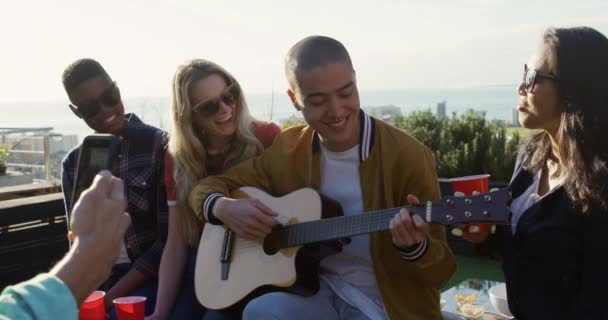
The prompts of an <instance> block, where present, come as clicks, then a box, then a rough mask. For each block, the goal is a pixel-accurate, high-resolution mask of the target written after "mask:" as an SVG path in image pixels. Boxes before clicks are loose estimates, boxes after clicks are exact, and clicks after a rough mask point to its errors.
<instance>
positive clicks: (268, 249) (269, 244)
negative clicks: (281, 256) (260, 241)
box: [262, 231, 281, 256]
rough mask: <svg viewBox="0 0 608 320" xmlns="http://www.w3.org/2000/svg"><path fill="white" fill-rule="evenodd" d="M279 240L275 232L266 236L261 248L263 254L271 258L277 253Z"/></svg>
mask: <svg viewBox="0 0 608 320" xmlns="http://www.w3.org/2000/svg"><path fill="white" fill-rule="evenodd" d="M279 240H280V237H279V236H278V234H277V233H276V231H275V232H271V233H270V234H269V235H268V236H266V238H265V239H264V245H263V246H262V247H263V248H264V253H265V254H267V255H269V256H271V255H274V254H276V253H277V252H279V250H280V249H281V248H280V246H279Z"/></svg>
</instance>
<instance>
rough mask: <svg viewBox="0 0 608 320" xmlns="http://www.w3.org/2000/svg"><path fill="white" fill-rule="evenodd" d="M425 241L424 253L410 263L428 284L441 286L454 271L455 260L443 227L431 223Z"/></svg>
mask: <svg viewBox="0 0 608 320" xmlns="http://www.w3.org/2000/svg"><path fill="white" fill-rule="evenodd" d="M427 241H428V243H427V246H428V248H427V251H426V253H425V254H424V255H423V256H422V257H421V258H420V259H418V260H416V261H415V262H412V263H413V264H414V265H415V266H416V268H417V269H419V270H420V273H419V274H420V275H421V277H422V278H424V281H425V282H426V283H427V284H428V285H430V286H432V287H436V288H441V287H443V286H444V285H445V284H447V282H448V281H449V280H450V278H451V277H452V275H453V274H454V272H456V260H455V258H454V255H453V254H452V250H450V248H449V246H448V243H447V240H446V237H445V227H443V226H440V225H433V226H432V227H431V233H430V236H429V237H428V238H427Z"/></svg>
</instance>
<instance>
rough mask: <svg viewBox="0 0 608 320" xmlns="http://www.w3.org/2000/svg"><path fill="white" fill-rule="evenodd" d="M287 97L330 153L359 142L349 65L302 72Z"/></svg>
mask: <svg viewBox="0 0 608 320" xmlns="http://www.w3.org/2000/svg"><path fill="white" fill-rule="evenodd" d="M288 94H289V96H290V98H291V100H292V102H293V103H294V106H295V107H296V109H297V110H299V111H302V114H303V116H304V119H305V120H306V122H307V123H308V124H309V125H310V126H311V127H312V128H313V129H315V131H317V132H318V133H319V136H320V138H321V142H322V143H323V144H324V145H325V146H326V147H327V148H328V149H329V150H331V151H335V152H342V151H346V150H348V149H350V148H352V147H354V146H355V145H357V143H358V142H359V131H360V128H359V110H360V104H359V92H358V91H357V83H356V79H355V72H354V70H353V68H352V66H351V65H350V64H349V63H345V62H334V63H329V64H327V65H322V66H318V67H314V68H312V69H310V70H302V71H300V72H299V73H298V76H297V85H296V88H295V92H294V91H292V90H289V91H288Z"/></svg>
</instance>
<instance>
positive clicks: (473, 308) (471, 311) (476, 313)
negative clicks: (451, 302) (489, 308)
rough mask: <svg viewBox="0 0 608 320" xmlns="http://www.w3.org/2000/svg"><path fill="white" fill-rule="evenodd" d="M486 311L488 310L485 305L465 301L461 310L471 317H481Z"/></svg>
mask: <svg viewBox="0 0 608 320" xmlns="http://www.w3.org/2000/svg"><path fill="white" fill-rule="evenodd" d="M485 311H486V310H485V308H484V307H483V306H477V305H474V304H470V303H463V304H461V305H460V312H462V315H463V316H465V317H467V318H469V319H477V318H481V317H482V316H483V313H484V312H485Z"/></svg>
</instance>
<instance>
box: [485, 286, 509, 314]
mask: <svg viewBox="0 0 608 320" xmlns="http://www.w3.org/2000/svg"><path fill="white" fill-rule="evenodd" d="M488 294H489V296H490V303H491V304H492V306H493V307H494V309H496V311H498V312H500V313H502V314H504V315H505V316H509V317H512V316H513V315H512V314H511V311H510V310H509V303H508V302H507V286H506V285H505V284H504V283H501V284H497V285H495V286H493V287H492V288H490V290H489V291H488Z"/></svg>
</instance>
